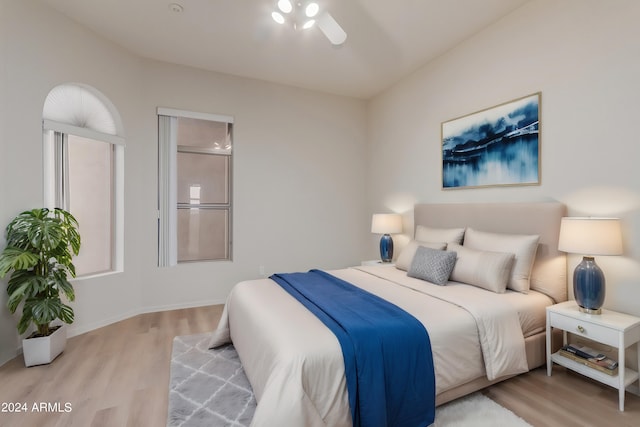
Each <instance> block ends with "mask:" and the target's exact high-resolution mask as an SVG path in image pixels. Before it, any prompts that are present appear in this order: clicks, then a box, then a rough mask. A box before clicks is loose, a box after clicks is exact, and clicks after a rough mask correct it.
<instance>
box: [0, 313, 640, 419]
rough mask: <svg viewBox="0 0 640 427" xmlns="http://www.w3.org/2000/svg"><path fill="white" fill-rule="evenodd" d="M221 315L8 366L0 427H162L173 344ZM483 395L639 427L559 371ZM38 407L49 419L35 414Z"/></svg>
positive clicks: (528, 409) (133, 325) (164, 317)
mask: <svg viewBox="0 0 640 427" xmlns="http://www.w3.org/2000/svg"><path fill="white" fill-rule="evenodd" d="M221 312H222V306H220V305H218V306H209V307H199V308H191V309H185V310H174V311H166V312H159V313H150V314H143V315H140V316H136V317H133V318H131V319H127V320H124V321H121V322H118V323H115V324H113V325H110V326H106V327H104V328H100V329H97V330H95V331H91V332H88V333H86V334H83V335H79V336H76V337H73V338H71V339H69V341H68V342H67V348H66V349H65V351H64V353H62V355H60V356H59V357H58V358H57V359H56V360H55V361H54V362H53V363H52V364H50V365H45V366H36V367H31V368H25V367H24V363H23V360H22V357H18V358H16V359H13V360H11V361H10V362H8V363H6V364H5V365H4V366H2V367H0V404H2V405H3V406H2V407H1V408H0V410H9V409H15V408H10V407H9V405H11V404H16V403H19V404H20V405H22V404H26V406H27V411H26V412H21V413H16V412H13V413H10V412H0V426H2V427H24V426H30V427H44V426H58V427H63V426H64V427H69V426H80V427H90V426H91V427H98V426H113V427H123V426H131V427H147V426H149V427H163V426H165V425H166V416H167V399H168V383H169V360H170V357H171V345H172V340H173V337H174V336H176V335H189V334H196V333H201V332H206V331H210V330H212V329H213V328H214V327H215V326H216V325H217V323H218V320H219V318H220V315H221ZM484 393H485V394H486V395H487V396H488V397H490V398H491V399H493V400H495V401H496V402H498V403H499V404H501V405H502V406H504V407H507V408H509V409H510V410H512V411H513V412H514V413H516V414H517V415H519V416H520V417H522V418H524V419H525V420H526V421H528V422H529V423H530V424H532V425H534V426H563V427H571V426H581V427H583V426H629V427H631V426H633V427H637V426H639V425H640V397H638V396H635V395H631V394H629V393H627V400H626V408H625V412H619V411H618V409H617V408H618V393H617V391H616V390H614V389H612V388H610V387H607V386H603V385H600V384H597V383H595V382H593V381H591V380H588V379H586V378H584V377H582V376H580V375H578V374H573V373H570V372H567V371H566V370H565V369H564V368H562V367H558V366H556V367H554V371H553V375H552V376H551V377H547V375H546V371H545V370H544V369H536V370H534V371H532V372H529V373H527V374H524V375H520V376H518V377H516V378H512V379H510V380H507V381H504V382H502V383H500V384H496V385H494V386H492V387H490V388H488V389H486V390H485V391H484ZM41 403H44V404H45V406H48V408H46V409H48V410H49V412H37V411H35V410H34V407H33V406H34V404H35V405H36V407H37V408H40V404H41ZM43 409H44V407H43ZM65 411H66V412H65ZM292 427H293V426H292ZM301 427H302V426H301Z"/></svg>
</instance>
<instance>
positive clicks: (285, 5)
mask: <svg viewBox="0 0 640 427" xmlns="http://www.w3.org/2000/svg"><path fill="white" fill-rule="evenodd" d="M278 9H280V10H281V11H282V13H291V11H292V10H293V5H292V4H291V2H290V1H289V0H278Z"/></svg>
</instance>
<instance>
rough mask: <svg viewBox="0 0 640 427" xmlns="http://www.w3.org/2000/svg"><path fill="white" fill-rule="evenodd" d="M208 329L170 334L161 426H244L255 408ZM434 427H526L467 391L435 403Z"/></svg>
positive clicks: (229, 352)
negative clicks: (166, 397)
mask: <svg viewBox="0 0 640 427" xmlns="http://www.w3.org/2000/svg"><path fill="white" fill-rule="evenodd" d="M210 336H211V335H210V334H198V335H185V336H179V337H175V338H174V340H173V351H172V353H171V374H170V382H169V414H168V417H167V427H223V426H224V427H248V426H249V425H250V424H251V419H252V418H253V413H254V411H255V408H256V400H255V397H254V396H253V391H252V390H251V385H250V384H249V381H248V380H247V377H246V375H245V373H244V370H243V369H242V364H241V363H240V359H239V358H238V353H236V350H235V349H234V348H233V345H228V346H225V347H222V348H219V349H216V350H209V349H208V348H207V347H208V344H209V339H210ZM434 426H435V427H485V426H486V427H501V426H504V427H531V426H530V424H527V423H526V422H525V421H524V420H523V419H521V418H519V417H518V416H516V415H515V414H514V413H513V412H511V411H509V410H508V409H506V408H503V407H502V406H500V405H498V404H497V403H495V402H494V401H493V400H491V399H489V398H488V397H486V396H484V395H482V394H481V393H473V394H471V395H469V396H466V397H464V398H461V399H458V400H454V401H453V402H450V403H447V404H445V405H442V406H439V407H438V408H437V409H436V422H435V424H434Z"/></svg>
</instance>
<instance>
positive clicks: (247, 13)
mask: <svg viewBox="0 0 640 427" xmlns="http://www.w3.org/2000/svg"><path fill="white" fill-rule="evenodd" d="M40 1H42V2H44V3H47V4H49V5H50V6H51V7H53V8H55V9H57V10H58V11H60V12H62V13H63V14H65V15H67V16H68V17H70V18H71V19H73V20H75V21H77V22H79V23H80V24H82V25H84V26H86V27H88V28H90V29H91V30H93V31H94V32H96V33H97V34H99V35H101V36H103V37H105V38H107V39H109V40H112V41H113V42H115V43H117V44H118V45H120V46H122V47H124V48H126V49H127V50H129V51H131V52H133V53H135V54H137V55H140V56H142V57H146V58H151V59H156V60H160V61H166V62H171V63H175V64H182V65H186V66H191V67H196V68H201V69H205V70H212V71H218V72H222V73H227V74H234V75H237V76H242V77H248V78H254V79H260V80H265V81H269V82H275V83H281V84H286V85H292V86H297V87H302V88H307V89H312V90H318V91H323V92H328V93H333V94H339V95H346V96H352V97H357V98H363V99H367V98H370V97H372V96H374V95H376V94H377V93H379V92H381V91H382V90H384V89H386V88H388V87H389V86H391V85H393V84H394V83H395V82H397V81H398V80H400V79H402V78H403V77H405V76H407V75H409V74H411V73H412V72H414V71H415V70H417V69H418V68H420V67H421V66H423V65H424V64H426V63H427V62H429V61H430V60H432V59H434V58H435V57H437V56H439V55H441V54H443V53H444V52H446V51H447V50H449V49H451V48H453V47H454V46H456V45H457V44H459V43H460V42H462V41H463V40H465V39H467V38H469V37H471V36H472V35H474V34H475V33H477V32H478V31H480V30H482V29H483V28H485V27H487V26H488V25H490V24H492V23H493V22H495V21H497V20H499V19H501V18H502V17H504V16H505V15H507V14H509V13H510V12H512V11H513V10H515V9H517V8H519V7H520V6H522V5H523V4H524V3H526V2H527V1H529V0H394V1H391V0H317V1H318V3H320V5H321V7H323V8H326V9H327V10H328V11H329V12H330V14H331V15H332V16H333V17H334V18H335V20H336V21H337V22H338V23H339V24H340V25H341V26H342V28H343V29H344V30H345V31H346V32H347V34H348V38H347V40H346V42H345V43H344V44H343V45H341V46H333V45H332V44H331V43H330V42H329V41H328V40H327V39H326V38H325V36H324V35H323V34H322V32H321V31H320V29H319V28H317V27H313V28H311V29H309V30H304V31H302V30H299V31H296V30H294V29H293V28H290V27H286V26H281V25H278V24H276V23H275V22H274V21H273V20H272V19H271V12H272V11H273V10H274V8H275V5H276V3H277V0H40ZM171 3H178V4H180V5H181V6H182V7H183V11H182V12H179V13H178V12H173V11H172V10H171V8H170V6H169V5H170V4H171Z"/></svg>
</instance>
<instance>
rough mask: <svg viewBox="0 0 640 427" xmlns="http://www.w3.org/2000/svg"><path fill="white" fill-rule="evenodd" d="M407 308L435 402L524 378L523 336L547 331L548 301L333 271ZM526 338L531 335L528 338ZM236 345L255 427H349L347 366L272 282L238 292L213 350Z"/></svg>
mask: <svg viewBox="0 0 640 427" xmlns="http://www.w3.org/2000/svg"><path fill="white" fill-rule="evenodd" d="M329 272H330V273H331V274H333V275H334V276H336V277H339V278H341V279H343V280H346V281H347V282H350V283H352V284H354V285H356V286H359V287H361V288H363V289H365V290H367V291H369V292H371V293H374V294H376V295H378V296H380V297H382V298H385V299H386V300H388V301H389V302H391V303H393V304H395V305H397V306H399V307H401V308H403V309H404V310H405V311H407V312H409V313H410V314H411V315H413V316H414V317H415V318H416V319H418V320H419V321H420V322H421V323H422V324H423V325H425V328H426V329H427V331H428V332H429V336H430V340H431V346H432V351H433V360H434V366H435V373H436V393H437V394H440V393H444V392H446V391H447V390H450V389H452V388H455V387H457V386H459V385H461V384H466V383H468V382H470V381H473V380H474V379H477V378H482V377H489V379H491V380H492V379H495V378H497V377H501V376H505V375H515V374H518V373H522V372H525V371H526V370H527V364H526V355H525V351H524V335H525V334H533V333H535V332H536V331H539V330H540V329H541V328H543V327H544V307H546V305H550V304H552V301H551V299H550V298H548V297H546V296H544V295H542V294H540V293H538V292H534V291H530V292H529V293H528V294H524V293H516V292H507V293H504V294H496V293H493V292H489V291H487V290H484V289H480V288H477V287H473V286H469V285H465V284H461V283H455V282H449V283H448V284H447V286H437V285H433V284H431V283H429V282H425V281H422V280H419V279H413V278H410V277H407V275H406V273H405V272H404V271H400V270H397V269H395V268H393V267H385V266H367V267H357V268H349V269H342V270H333V271H329ZM523 332H524V333H523ZM230 340H231V341H233V343H234V346H235V347H236V349H237V350H238V354H239V356H240V359H241V361H242V364H243V366H244V369H245V372H246V373H247V377H248V379H249V381H250V383H251V385H252V387H253V390H254V392H255V395H256V399H257V401H258V407H257V409H256V413H255V416H254V419H253V423H252V425H253V426H262V425H264V426H267V425H305V426H322V425H330V426H350V425H351V419H350V412H349V407H348V396H347V391H346V382H345V377H344V363H343V360H342V354H341V350H340V345H339V343H338V341H337V339H336V337H335V336H334V335H333V334H332V333H331V332H330V331H329V330H328V329H327V328H326V327H325V326H324V325H323V324H322V322H320V320H318V319H317V318H316V317H315V316H314V315H313V314H312V313H310V312H309V311H308V310H307V309H306V308H304V307H303V306H302V305H301V304H299V303H298V302H297V301H296V300H295V299H294V298H292V297H291V296H290V295H289V294H287V293H286V292H285V291H284V290H283V289H282V288H281V287H280V286H279V285H277V284H276V283H275V282H273V281H272V280H270V279H260V280H251V281H245V282H241V283H239V284H238V285H236V286H235V287H234V289H233V290H232V292H231V294H230V296H229V298H228V300H227V304H226V305H225V310H224V313H223V317H222V319H221V322H220V326H219V328H218V330H217V331H216V332H215V333H214V337H213V339H212V346H213V345H217V344H222V343H224V342H227V341H230Z"/></svg>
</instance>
